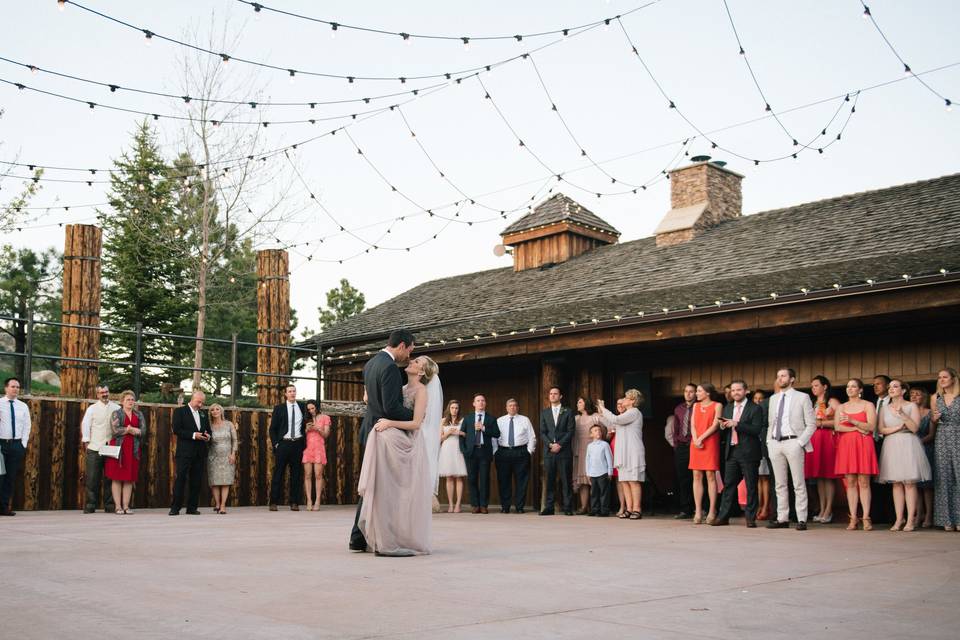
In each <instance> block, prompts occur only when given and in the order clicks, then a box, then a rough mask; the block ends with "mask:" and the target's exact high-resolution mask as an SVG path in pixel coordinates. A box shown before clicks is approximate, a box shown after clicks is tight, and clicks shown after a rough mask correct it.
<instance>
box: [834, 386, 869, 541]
mask: <svg viewBox="0 0 960 640" xmlns="http://www.w3.org/2000/svg"><path fill="white" fill-rule="evenodd" d="M862 394H863V381H862V380H860V379H859V378H853V379H851V380H850V381H849V382H847V397H848V398H849V400H847V401H846V402H845V403H843V404H842V405H840V407H839V408H838V409H837V418H836V420H837V426H836V430H837V433H839V434H840V435H839V436H838V438H837V463H836V466H835V467H834V470H835V471H836V473H838V474H842V475H843V479H844V484H845V485H846V488H847V507H848V508H849V509H850V524H849V525H847V531H853V530H855V529H856V528H857V500H858V499H859V501H860V505H861V506H862V507H863V530H864V531H870V530H871V529H873V522H872V521H871V520H870V477H871V476H875V475H877V472H878V467H877V451H876V448H875V447H874V445H873V432H874V430H875V429H876V428H877V410H876V409H875V408H874V406H873V404H872V403H870V402H867V401H866V400H864V399H863V398H862V397H861V395H862Z"/></svg>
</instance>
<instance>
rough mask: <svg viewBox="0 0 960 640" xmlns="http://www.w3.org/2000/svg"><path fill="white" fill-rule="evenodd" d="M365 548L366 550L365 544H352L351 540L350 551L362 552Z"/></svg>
mask: <svg viewBox="0 0 960 640" xmlns="http://www.w3.org/2000/svg"><path fill="white" fill-rule="evenodd" d="M366 550H367V545H365V544H363V545H360V544H353V543H352V542H351V543H350V551H359V552H361V553H363V552H365V551H366Z"/></svg>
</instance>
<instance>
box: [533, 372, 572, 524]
mask: <svg viewBox="0 0 960 640" xmlns="http://www.w3.org/2000/svg"><path fill="white" fill-rule="evenodd" d="M562 400H563V394H562V393H561V392H560V389H559V388H558V387H550V390H549V391H548V393H547V401H548V402H549V403H550V406H549V407H547V408H546V409H544V410H543V411H541V412H540V434H541V436H543V446H544V451H543V467H544V470H545V471H546V474H547V478H546V483H547V495H546V501H545V504H544V506H543V510H542V511H541V512H540V515H542V516H552V515H553V513H554V511H553V506H554V497H553V494H554V490H555V488H556V484H557V477H559V478H560V491H561V493H562V495H563V513H564V515H568V516H572V515H573V487H572V484H571V483H572V481H573V477H572V473H573V446H572V442H573V434H574V431H575V430H576V427H575V426H574V420H573V413H571V411H570V410H569V409H568V408H567V407H565V406H563V405H562V404H561V401H562Z"/></svg>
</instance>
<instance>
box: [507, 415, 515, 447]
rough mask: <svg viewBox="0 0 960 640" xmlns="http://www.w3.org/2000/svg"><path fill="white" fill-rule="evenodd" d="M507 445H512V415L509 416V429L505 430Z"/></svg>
mask: <svg viewBox="0 0 960 640" xmlns="http://www.w3.org/2000/svg"><path fill="white" fill-rule="evenodd" d="M507 433H508V435H507V446H508V447H513V446H514V444H513V416H510V431H508V432H507Z"/></svg>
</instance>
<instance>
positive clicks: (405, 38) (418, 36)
mask: <svg viewBox="0 0 960 640" xmlns="http://www.w3.org/2000/svg"><path fill="white" fill-rule="evenodd" d="M237 2H239V3H241V4H245V5H247V6H249V7H251V8H252V9H253V12H254V16H255V17H257V18H259V17H260V15H261V14H262V13H263V12H268V13H275V14H278V15H282V16H286V17H289V18H297V19H300V20H305V21H308V22H313V23H316V24H322V25H326V26H328V27H330V30H331V32H332V33H336V32H337V31H340V30H344V31H358V32H363V33H372V34H377V35H383V36H390V37H392V38H400V39H401V41H402V42H405V43H406V44H411V43H412V42H413V41H414V40H441V41H448V42H460V43H463V44H467V45H469V43H470V42H482V41H496V40H515V41H517V42H523V40H524V39H525V38H526V39H528V40H529V39H531V38H542V37H546V36H557V35H564V36H566V35H568V34H569V33H570V32H571V31H576V30H579V29H585V28H587V27H597V26H600V25H609V24H610V21H611V20H612V18H601V19H599V20H594V21H592V22H587V23H585V24H581V25H577V26H574V27H563V28H556V29H548V30H545V31H535V32H529V33H514V34H512V35H505V34H504V35H479V36H478V35H467V36H463V35H460V36H457V35H442V34H427V33H412V32H406V31H390V30H387V29H377V28H374V27H365V26H361V25H354V24H347V23H343V22H335V21H333V20H324V19H322V18H317V17H313V16H308V15H304V14H300V13H295V12H293V11H286V10H283V9H277V8H275V7H271V6H268V5H265V4H263V3H262V2H250V1H249V0H237ZM657 2H660V0H654V1H653V2H648V3H647V4H644V5H641V6H638V7H635V8H633V9H631V10H629V11H627V12H625V13H623V14H621V15H623V16H628V15H630V14H631V13H634V12H636V11H639V10H641V9H645V8H647V7H648V6H651V5H654V4H656V3H657Z"/></svg>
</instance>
